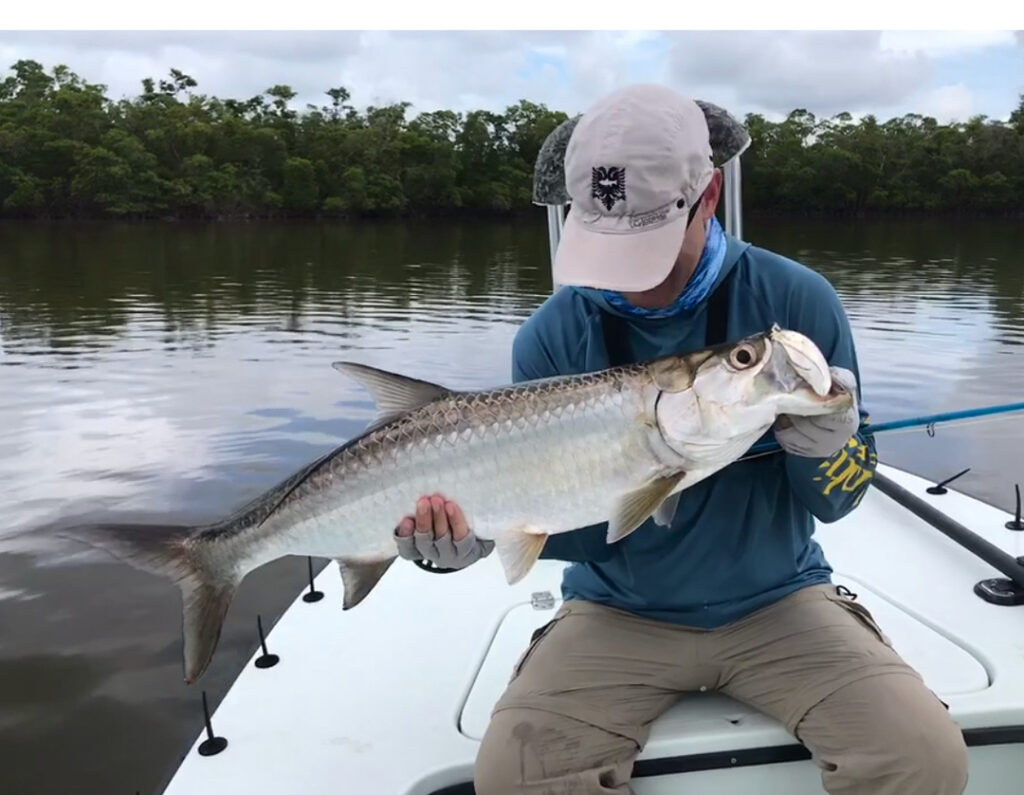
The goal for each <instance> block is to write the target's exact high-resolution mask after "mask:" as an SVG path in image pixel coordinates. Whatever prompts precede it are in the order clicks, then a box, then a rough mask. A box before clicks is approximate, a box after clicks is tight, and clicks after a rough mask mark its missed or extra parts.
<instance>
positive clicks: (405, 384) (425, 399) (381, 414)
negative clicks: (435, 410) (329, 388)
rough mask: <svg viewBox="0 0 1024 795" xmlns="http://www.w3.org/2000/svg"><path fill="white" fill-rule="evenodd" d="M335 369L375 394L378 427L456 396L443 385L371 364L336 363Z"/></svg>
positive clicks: (334, 364) (375, 420) (375, 422)
mask: <svg viewBox="0 0 1024 795" xmlns="http://www.w3.org/2000/svg"><path fill="white" fill-rule="evenodd" d="M331 366H332V367H333V368H334V369H335V370H337V371H338V372H340V373H345V374H347V375H350V376H352V377H353V378H355V379H356V380H357V381H359V383H361V384H362V385H363V386H364V387H366V389H368V390H369V391H370V393H371V394H372V395H373V400H374V402H375V403H376V404H377V416H376V418H375V419H374V424H375V425H376V424H379V423H381V422H382V421H384V420H386V419H387V418H391V417H395V416H397V415H399V414H403V413H405V412H407V411H412V410H414V409H418V408H420V407H421V406H424V405H426V404H427V403H429V402H430V401H432V400H436V399H437V398H440V397H444V396H446V395H450V394H452V391H451V390H450V389H447V388H445V387H443V386H441V385H440V384H434V383H431V382H430V381H421V380H419V379H417V378H410V377H409V376H407V375H399V374H398V373H392V372H389V371H387V370H381V369H379V368H377V367H371V366H370V365H368V364H358V363H356V362H334V363H333V364H332V365H331Z"/></svg>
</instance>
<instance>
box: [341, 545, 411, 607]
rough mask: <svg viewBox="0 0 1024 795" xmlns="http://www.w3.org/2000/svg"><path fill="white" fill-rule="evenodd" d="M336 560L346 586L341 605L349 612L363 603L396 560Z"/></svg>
mask: <svg viewBox="0 0 1024 795" xmlns="http://www.w3.org/2000/svg"><path fill="white" fill-rule="evenodd" d="M396 557H397V556H396ZM336 560H337V563H338V569H339V570H340V571H341V582H342V584H343V585H344V586H345V598H344V601H343V602H342V605H341V606H342V609H343V610H349V609H351V608H353V607H355V606H356V605H357V604H359V603H360V602H361V601H363V599H365V598H366V597H367V595H368V594H369V593H370V591H372V590H373V588H374V586H376V585H377V583H378V582H380V578H381V577H383V576H384V572H386V571H387V570H388V568H389V567H390V566H391V564H392V563H394V562H395V558H385V559H384V560H359V559H358V558H337V559H336Z"/></svg>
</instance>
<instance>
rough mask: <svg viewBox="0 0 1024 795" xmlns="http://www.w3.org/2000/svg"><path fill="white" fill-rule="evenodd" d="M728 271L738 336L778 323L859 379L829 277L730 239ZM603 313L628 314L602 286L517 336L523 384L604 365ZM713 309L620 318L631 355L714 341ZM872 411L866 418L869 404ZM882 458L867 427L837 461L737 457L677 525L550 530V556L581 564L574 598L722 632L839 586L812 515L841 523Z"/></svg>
mask: <svg viewBox="0 0 1024 795" xmlns="http://www.w3.org/2000/svg"><path fill="white" fill-rule="evenodd" d="M730 274H731V276H732V284H731V286H730V292H729V307H728V325H727V332H726V338H727V339H728V340H737V339H739V338H740V337H744V336H746V335H749V334H754V333H757V332H761V331H764V330H766V329H768V328H769V327H771V325H772V324H773V323H778V324H779V325H780V326H782V327H783V328H790V329H794V330H796V331H800V332H802V333H803V334H806V335H807V336H808V337H810V338H811V339H812V340H813V341H814V342H815V343H816V344H817V345H818V346H819V347H820V349H821V351H822V353H823V354H824V355H825V358H826V359H827V360H828V362H829V364H831V365H835V366H838V367H845V368H848V369H849V370H851V371H853V373H854V375H856V376H857V381H858V384H859V382H860V373H859V370H858V367H857V356H856V351H855V350H854V344H853V337H852V333H851V330H850V325H849V320H848V319H847V317H846V313H845V311H844V310H843V307H842V304H841V303H840V301H839V297H838V296H837V295H836V292H835V290H834V289H833V287H832V285H831V284H830V283H829V282H828V281H827V280H826V279H825V278H824V277H823V276H821V275H820V274H818V273H816V272H815V271H813V270H811V269H809V268H807V267H805V266H803V265H800V264H799V263H797V262H794V261H792V260H790V259H787V258H785V257H782V256H780V255H778V254H774V253H772V252H769V251H766V250H764V249H760V248H757V247H754V246H751V245H750V244H748V243H745V242H742V241H739V240H737V239H735V238H732V237H729V238H728V250H727V253H726V259H725V263H724V264H723V266H722V271H721V273H720V275H719V280H718V281H719V283H720V282H721V280H722V279H724V278H726V277H727V276H728V275H730ZM602 311H605V312H614V313H616V314H620V315H621V313H619V312H618V311H617V310H616V309H614V308H613V307H612V306H611V305H609V304H608V303H607V301H605V299H604V298H603V296H602V295H601V293H600V292H598V291H595V290H588V289H583V288H576V287H565V288H562V289H560V290H558V291H556V292H555V293H554V294H553V295H552V296H550V297H549V298H548V300H547V301H545V302H544V304H543V305H541V306H540V307H539V308H538V309H537V311H536V312H535V313H534V314H533V315H532V316H531V317H530V318H529V319H528V320H527V321H526V322H525V323H524V324H523V326H522V327H521V328H520V329H519V331H518V333H517V334H516V338H515V341H514V343H513V349H512V377H513V380H515V381H523V380H529V379H535V378H545V377H548V376H554V375H564V374H569V373H581V372H592V371H594V370H599V369H603V368H605V367H607V366H608V365H609V357H608V352H607V350H606V349H605V344H604V337H603V332H602V324H601V316H600V313H601V312H602ZM706 312H707V304H706V302H704V303H702V304H700V305H698V306H697V307H695V308H694V309H693V310H692V311H690V312H688V313H686V314H684V315H681V316H675V317H671V318H660V319H642V320H641V319H637V318H633V317H629V316H626V315H621V316H623V317H624V318H625V320H626V328H627V329H628V333H629V335H630V338H629V343H630V348H631V350H632V351H633V352H634V354H635V355H636V356H637V358H639V359H650V358H655V357H657V356H662V355H666V354H669V353H684V352H687V351H691V350H696V349H699V348H702V347H704V346H705V327H706ZM859 399H860V389H859V386H858V402H860V401H859ZM861 417H862V419H865V418H866V417H867V414H866V412H865V411H864V409H863V407H862V408H861ZM764 438H765V439H771V438H772V434H771V433H770V432H769V434H767V435H766V436H765V437H764ZM876 460H877V459H876V456H875V449H874V442H873V439H872V438H871V437H864V436H861V435H859V434H858V435H855V436H854V437H852V438H851V439H850V441H849V442H848V444H847V445H846V446H845V447H844V448H843V449H841V450H840V451H839V452H837V453H836V454H835V455H834V456H832V457H831V458H828V459H817V458H804V457H800V456H795V455H790V454H787V453H780V454H775V455H771V456H762V457H760V458H756V459H752V460H750V461H743V462H738V463H735V464H733V465H731V466H729V467H726V468H725V469H724V470H722V471H721V472H719V473H717V474H715V475H713V476H711V477H709V478H707V479H706V480H703V481H701V482H698V483H697V484H695V485H694V486H692V487H691V488H688V489H686V490H684V491H683V492H682V494H681V497H680V500H679V507H678V509H677V511H676V514H675V518H674V520H673V523H672V527H671V528H670V529H666V528H664V527H660V526H658V525H656V524H655V523H654V522H653V520H652V519H648V520H647V522H645V523H644V524H643V525H642V526H640V527H639V528H637V530H635V531H634V532H633V533H632V534H630V535H629V536H627V537H626V538H624V539H622V540H621V541H618V542H616V543H615V544H611V545H609V544H607V543H606V542H605V530H606V528H607V525H606V524H605V523H602V524H600V525H595V526H592V527H589V528H583V529H580V530H577V531H574V532H571V533H564V534H558V535H554V536H550V537H549V538H548V541H547V542H546V544H545V547H544V551H543V552H542V553H541V557H544V558H554V559H559V560H566V561H573V563H572V565H570V566H568V567H567V569H566V571H565V573H564V575H563V581H562V595H563V597H564V598H567V599H568V598H574V597H575V598H581V599H589V600H593V601H597V602H602V603H605V604H609V605H612V606H615V607H618V608H622V609H625V610H629V611H632V612H635V613H639V614H641V615H645V616H648V617H651V618H657V619H661V620H667V621H673V622H677V623H680V624H685V625H688V626H696V627H702V628H709V627H716V626H721V625H723V624H726V623H729V622H731V621H734V620H737V619H739V618H741V617H743V616H745V615H747V614H748V613H751V612H753V611H754V610H757V609H758V608H760V607H763V606H765V605H767V604H770V603H771V602H774V601H776V600H778V599H780V598H781V597H783V596H785V595H786V594H788V593H791V592H792V591H794V590H797V589H798V588H801V587H804V586H806V585H809V584H813V583H822V582H829V581H830V580H831V574H832V569H831V567H830V566H829V564H828V562H827V561H826V559H825V556H824V553H823V552H822V549H821V547H820V546H819V545H818V543H817V542H816V541H815V540H814V539H813V538H812V534H813V531H814V519H815V518H817V519H818V520H819V521H821V522H833V521H836V520H837V519H839V518H840V517H842V516H844V515H845V514H847V513H848V512H850V511H851V510H852V509H853V508H854V507H855V506H856V505H857V504H858V503H859V502H860V499H861V497H862V496H863V494H864V492H865V491H866V489H867V487H868V481H869V479H870V477H871V475H872V473H873V472H874V468H875V465H876Z"/></svg>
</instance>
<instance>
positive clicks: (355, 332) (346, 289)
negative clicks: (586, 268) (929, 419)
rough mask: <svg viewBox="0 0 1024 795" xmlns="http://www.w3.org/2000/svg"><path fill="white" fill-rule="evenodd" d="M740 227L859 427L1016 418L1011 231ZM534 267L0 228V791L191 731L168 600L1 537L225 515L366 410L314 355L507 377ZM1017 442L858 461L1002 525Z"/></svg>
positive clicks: (350, 236) (494, 238)
mask: <svg viewBox="0 0 1024 795" xmlns="http://www.w3.org/2000/svg"><path fill="white" fill-rule="evenodd" d="M747 229H748V235H749V237H750V238H751V239H753V240H756V241H757V242H758V244H760V245H765V246H767V247H769V248H774V249H775V250H777V251H780V252H781V253H783V254H787V255H789V256H792V257H795V258H797V259H799V260H801V261H803V262H805V263H806V264H808V265H810V266H811V267H814V268H816V269H818V270H819V271H821V272H822V273H824V274H825V275H826V276H827V277H828V278H829V279H830V280H831V281H832V282H833V283H834V284H835V285H836V287H837V289H838V290H839V292H840V294H841V295H842V297H843V299H844V302H845V303H846V306H847V308H848V311H849V314H850V318H851V322H852V324H853V327H854V333H855V337H856V341H857V345H858V351H859V355H860V365H861V370H862V377H863V382H864V390H865V394H866V396H867V400H868V403H869V407H870V408H871V410H872V412H873V414H874V416H875V418H876V419H878V420H884V419H893V418H896V417H903V416H908V415H913V414H921V413H931V412H936V411H944V410H951V409H958V408H964V407H968V406H973V405H988V404H993V403H998V402H1004V401H1009V400H1020V399H1022V396H1024V347H1022V342H1024V264H1022V263H1021V260H1020V255H1019V252H1020V251H1021V250H1022V244H1024V230H1022V229H1021V228H1020V225H1018V224H1014V223H1009V222H1007V223H1002V222H986V223H977V222H974V223H962V224H949V223H889V224H879V223H872V224H862V225H856V224H828V223H822V222H814V223H802V224H800V223H792V222H785V223H783V222H779V221H775V220H770V221H769V220H766V219H763V220H760V221H759V220H757V219H749V220H748V222H747ZM547 251H548V249H547V235H546V231H545V229H544V227H543V223H542V221H541V219H539V218H538V219H534V220H533V221H529V222H522V223H460V224H437V223H429V224H428V223H423V224H394V223H376V224H364V225H359V226H355V225H347V224H323V225H315V224H276V225H267V224H238V225H187V224H152V225H108V224H104V225H90V224H75V225H70V224H69V225H52V226H47V225H34V226H27V227H25V226H21V225H15V224H0V428H2V431H3V432H2V433H0V504H3V505H4V508H5V515H4V520H3V522H2V523H0V769H3V770H4V771H5V775H6V776H8V777H5V779H4V783H5V786H10V787H13V789H12V791H32V792H40V793H42V792H50V791H52V792H65V791H68V790H69V789H71V788H79V787H81V785H82V782H83V781H86V782H88V784H87V786H86V789H88V790H90V791H115V790H117V791H135V790H136V789H138V790H140V791H144V792H145V791H152V790H154V789H156V788H158V786H159V784H160V782H161V781H163V780H164V779H165V777H166V776H167V775H169V774H170V772H171V771H172V769H173V766H174V764H175V763H176V761H177V758H178V754H179V753H180V752H182V751H183V750H184V748H185V746H186V744H187V743H188V742H190V741H191V739H192V737H193V733H194V732H195V731H196V729H197V723H196V721H197V718H198V712H197V709H198V706H197V702H196V698H197V695H195V694H194V693H193V691H192V690H191V689H186V688H185V687H184V686H183V685H182V684H181V682H180V673H179V667H180V647H179V642H180V641H179V637H178V634H177V627H178V622H179V615H178V611H179V598H178V595H177V592H176V590H175V589H174V588H173V586H171V585H169V584H168V583H166V582H164V581H163V580H160V579H158V578H154V577H150V576H148V575H144V574H142V573H139V572H136V571H134V570H132V569H128V568H126V567H123V566H120V565H117V564H113V563H110V562H109V561H108V560H107V559H106V558H105V557H103V556H99V555H96V554H94V553H86V552H83V553H80V554H75V555H74V556H73V557H71V558H69V557H67V556H66V555H62V556H56V555H55V554H54V553H53V551H51V550H40V549H37V548H32V547H31V546H28V547H26V545H25V542H24V541H23V540H20V539H19V540H15V539H13V538H12V536H11V533H13V532H15V531H17V530H19V529H22V528H24V527H26V526H30V525H31V524H32V523H35V522H38V521H42V520H45V519H47V518H49V517H51V516H53V515H54V514H55V513H57V512H71V511H78V510H86V509H96V508H98V507H106V508H110V509H117V510H119V511H131V512H136V513H145V514H147V515H151V516H155V517H158V518H159V519H160V520H163V521H185V522H198V521H206V520H209V519H212V518H215V517H219V516H223V515H225V514H226V513H229V512H230V511H231V510H232V509H233V508H235V507H237V506H238V505H240V504H241V503H243V502H245V501H246V500H248V499H250V498H251V497H252V496H253V495H255V494H257V493H258V492H260V491H261V490H263V489H264V488H266V487H267V486H268V485H270V484H272V483H274V482H275V481H277V480H278V479H279V478H281V477H283V476H284V475H285V474H287V473H289V472H291V471H293V470H294V469H296V468H297V467H298V466H300V465H302V464H303V463H305V462H307V461H309V460H311V459H312V458H314V457H315V456H317V455H319V454H320V453H321V452H323V451H324V450H326V449H329V448H330V447H332V446H334V445H335V444H337V443H338V442H340V441H342V440H344V439H346V438H349V437H350V436H352V435H353V434H354V433H357V432H358V431H359V430H360V429H361V428H362V427H363V425H364V424H365V423H366V422H367V421H368V420H369V418H370V417H371V416H372V415H373V413H374V408H373V406H372V404H371V402H370V400H369V398H368V396H367V394H366V392H365V390H364V389H363V388H362V387H361V386H359V385H358V384H356V383H354V382H352V381H350V380H349V379H347V378H345V377H343V376H342V375H340V374H339V373H337V372H336V371H334V370H333V369H332V368H331V366H330V364H331V362H333V361H335V360H338V359H343V358H351V359H354V360H357V361H362V362H367V363H370V364H374V365H377V366H381V367H385V368H389V369H393V370H398V371H401V372H405V373H408V374H410V375H413V376H416V377H420V378H427V379H433V380H437V381H441V382H444V383H447V384H450V385H452V386H455V387H460V386H464V387H470V386H479V385H487V384H494V383H498V382H502V381H505V380H507V379H508V367H509V365H508V356H509V345H510V342H511V339H512V336H513V334H514V333H515V329H516V327H517V326H518V324H519V323H520V322H521V321H522V320H523V318H525V317H526V316H527V315H528V314H529V312H530V311H531V310H532V309H533V308H534V307H535V306H536V305H537V304H538V303H540V301H542V300H543V298H544V297H545V296H546V295H547V294H548V291H549V290H550V277H549V266H548V262H547V256H548V254H547ZM1022 423H1024V421H1022V420H1014V421H1010V422H1001V423H992V424H987V425H972V426H966V427H963V428H959V429H955V430H954V429H947V430H943V429H940V430H939V432H938V435H937V436H936V438H934V439H929V438H927V437H926V436H925V435H924V433H923V432H921V433H917V434H913V435H909V436H894V437H891V438H887V439H884V440H882V441H881V442H880V449H881V452H882V454H883V459H884V460H887V461H889V462H891V463H894V464H896V465H899V466H905V467H907V468H910V469H912V470H914V471H917V472H920V473H922V474H924V475H926V476H930V477H935V478H940V477H944V476H948V475H949V474H952V473H953V472H956V471H959V470H960V469H963V468H964V467H966V466H970V467H971V472H970V473H969V474H968V475H966V476H965V477H963V478H962V479H961V480H959V481H958V485H960V486H961V487H962V488H965V489H966V490H968V491H969V492H971V493H974V494H977V495H979V496H982V497H983V498H985V499H988V500H989V501H991V502H994V503H996V504H998V505H1000V506H1002V507H1010V505H1011V504H1012V490H1011V488H1012V483H1013V482H1014V481H1015V480H1018V479H1024V471H1022V466H1021V463H1020V459H1019V454H1018V450H1017V447H1018V445H1017V442H1016V440H1019V439H1020V438H1021V429H1022V428H1024V424H1022ZM5 549H6V550H7V551H6V553H5V552H4V550H5ZM304 577H305V566H304V562H303V561H301V560H292V559H286V560H282V561H279V562H277V563H275V564H273V565H271V566H268V567H266V568H265V569H263V570H260V571H258V572H256V573H254V574H253V575H252V576H251V577H250V578H248V579H247V580H246V581H245V583H243V585H242V588H241V591H240V594H239V596H238V600H237V601H236V605H237V607H233V609H232V611H231V613H230V614H229V617H228V622H227V625H226V627H225V631H224V639H223V640H222V642H221V645H220V647H219V649H218V657H217V659H216V660H215V661H214V664H213V666H212V668H211V670H210V672H209V674H208V675H207V676H206V677H204V680H205V681H204V686H205V687H207V689H208V690H209V692H210V695H211V698H212V700H213V703H217V701H219V698H220V696H221V695H222V694H223V692H224V691H225V690H226V688H227V686H228V685H229V684H230V682H231V681H232V679H233V677H234V675H235V674H236V672H237V670H238V666H239V665H240V664H242V663H243V662H244V660H245V659H247V657H248V656H249V654H250V653H251V652H252V650H253V649H254V647H255V643H256V637H255V633H254V629H253V627H252V626H249V623H250V619H251V617H252V616H254V615H255V614H256V613H257V612H261V613H262V614H263V615H264V617H265V619H266V620H265V623H267V624H269V623H272V619H273V617H274V616H276V615H277V614H278V612H279V611H280V610H281V609H282V608H283V607H284V606H285V605H286V604H287V603H288V602H290V601H291V599H292V598H293V596H294V594H295V593H296V592H297V591H298V590H299V589H300V588H301V587H302V583H303V580H304ZM113 606H116V611H117V612H116V615H112V613H111V611H112V609H115V608H114V607H113ZM55 759H59V760H60V762H61V765H60V766H59V767H55V766H54V765H53V761H54V760H55Z"/></svg>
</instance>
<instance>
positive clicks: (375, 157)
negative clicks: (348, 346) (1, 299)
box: [0, 60, 1024, 219]
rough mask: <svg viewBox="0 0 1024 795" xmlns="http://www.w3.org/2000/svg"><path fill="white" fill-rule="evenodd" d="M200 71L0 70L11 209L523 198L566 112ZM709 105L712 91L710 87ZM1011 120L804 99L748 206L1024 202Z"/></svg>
mask: <svg viewBox="0 0 1024 795" xmlns="http://www.w3.org/2000/svg"><path fill="white" fill-rule="evenodd" d="M196 89H197V82H196V80H195V79H193V78H192V77H191V76H189V75H187V74H184V73H183V72H181V71H179V70H177V69H172V70H171V71H170V74H169V77H168V79H162V80H154V79H152V78H145V79H144V80H142V92H141V93H140V94H139V95H137V96H136V97H134V98H131V99H121V100H117V101H115V100H111V99H109V98H107V96H106V87H105V86H102V85H97V84H92V83H89V82H87V81H86V80H85V79H83V78H81V77H79V76H78V75H76V74H75V73H73V72H72V71H70V70H69V69H68V68H67V67H65V66H56V67H54V68H53V69H52V70H51V71H50V72H47V71H46V70H45V69H44V67H43V66H42V65H41V64H39V63H37V62H36V61H31V60H22V61H18V62H17V63H15V64H14V65H13V66H12V67H11V68H10V70H9V73H8V75H7V76H6V77H5V78H4V79H3V80H2V81H0V217H8V218H176V219H190V218H195V219H224V218H257V217H277V218H288V217H295V218H311V217H317V216H327V217H336V216H349V217H352V216H401V215H410V214H412V215H440V214H468V213H474V212H480V213H512V212H518V211H523V210H530V208H531V204H530V194H531V184H532V169H533V162H534V159H535V158H536V155H537V152H538V150H539V148H540V146H541V144H542V143H543V141H544V139H545V137H546V136H547V135H548V133H550V132H551V130H553V129H554V128H555V127H556V126H557V125H558V124H559V123H560V122H561V121H563V120H564V119H566V118H567V116H566V114H565V113H563V112H561V111H556V110H550V109H548V108H547V107H545V106H544V105H542V104H535V103H532V102H529V101H527V100H521V101H520V102H519V103H518V104H516V105H513V106H511V107H509V108H507V109H506V110H505V112H504V113H493V112H490V111H485V110H476V111H470V112H468V113H456V112H454V111H450V110H438V111H431V112H428V113H421V114H419V115H417V116H415V117H414V118H411V119H410V118H408V109H409V103H404V102H403V103H398V104H393V105H386V106H383V107H372V106H371V107H368V108H366V109H365V110H363V111H359V110H357V109H356V108H354V107H353V106H352V105H350V104H349V102H348V100H349V98H350V94H349V92H348V91H347V90H346V89H345V88H342V87H337V88H332V89H329V90H328V91H326V92H325V95H326V97H327V99H328V102H327V103H325V104H324V105H322V106H320V107H316V106H313V105H307V107H306V109H305V110H304V111H296V110H294V109H292V108H290V107H289V102H290V101H291V100H292V99H293V98H294V97H295V92H294V91H293V90H292V89H291V88H290V87H289V86H285V85H276V86H272V87H270V88H268V89H267V90H266V91H265V92H263V93H262V94H261V95H259V96H255V97H252V98H250V99H246V100H238V99H219V98H217V97H211V96H207V95H205V94H202V93H199V92H198V91H197V90H196ZM709 99H712V100H713V98H709ZM1019 99H1020V101H1019V104H1018V107H1017V109H1016V110H1015V111H1014V112H1013V113H1012V114H1011V116H1010V118H1009V120H1008V121H1007V122H1001V121H995V120H991V119H987V118H985V117H983V116H977V117H974V118H971V119H970V120H969V121H967V122H965V123H957V124H939V123H938V122H937V121H936V120H935V119H933V118H930V117H927V116H920V115H915V114H908V115H905V116H902V117H899V118H894V119H890V120H888V121H885V122H881V121H879V120H878V119H876V118H875V117H874V116H870V115H869V116H866V117H864V118H862V119H860V120H858V121H854V120H853V119H852V118H851V116H850V115H849V114H846V113H842V114H838V115H836V116H834V117H832V118H828V119H818V118H816V117H815V116H814V115H813V114H811V113H808V112H807V111H805V110H799V109H798V110H794V111H793V112H792V113H790V114H789V116H788V117H787V118H786V119H785V120H784V121H782V122H778V123H776V122H771V121H768V120H767V119H765V118H764V117H762V116H760V115H756V114H750V115H747V117H746V118H745V120H744V122H745V124H746V126H747V128H748V129H749V131H750V134H751V138H752V144H751V147H750V148H749V149H748V150H747V152H746V153H745V154H744V155H743V158H742V165H743V169H744V208H745V210H746V211H748V212H755V213H756V212H780V213H786V214H794V213H829V214H837V215H845V214H856V213H874V212H887V213H893V212H895V213H908V212H910V213H918V212H923V213H937V212H950V211H954V212H972V213H986V214H1004V213H1014V214H1016V213H1019V212H1020V211H1021V209H1022V202H1021V197H1022V196H1024V94H1022V95H1021V96H1020V98H1019Z"/></svg>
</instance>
